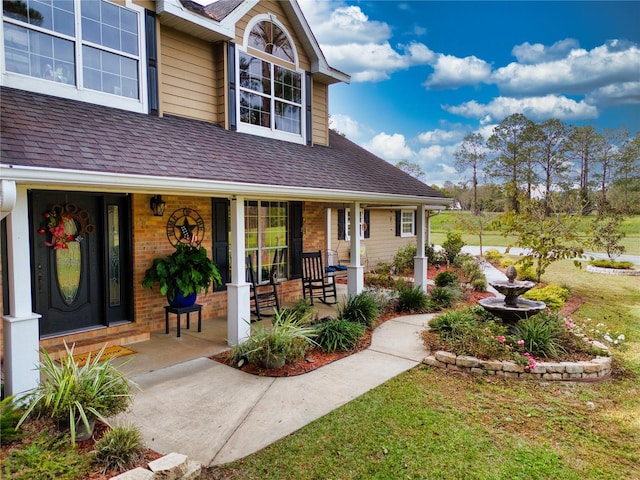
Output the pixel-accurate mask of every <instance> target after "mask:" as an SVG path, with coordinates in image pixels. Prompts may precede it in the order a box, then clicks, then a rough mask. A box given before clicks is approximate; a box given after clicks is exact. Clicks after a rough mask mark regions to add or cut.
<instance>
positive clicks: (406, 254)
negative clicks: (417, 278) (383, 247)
mask: <svg viewBox="0 0 640 480" xmlns="http://www.w3.org/2000/svg"><path fill="white" fill-rule="evenodd" d="M416 252H417V250H416V247H415V245H407V246H406V247H400V248H399V249H398V250H397V252H396V254H395V255H394V256H393V266H394V267H396V271H397V272H398V273H408V272H412V271H413V258H414V257H415V256H416Z"/></svg>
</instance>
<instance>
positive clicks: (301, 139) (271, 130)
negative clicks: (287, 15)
mask: <svg viewBox="0 0 640 480" xmlns="http://www.w3.org/2000/svg"><path fill="white" fill-rule="evenodd" d="M261 21H269V22H272V23H274V24H275V25H277V26H278V27H279V28H280V29H281V30H282V32H283V33H284V34H285V35H286V36H287V38H288V39H289V42H290V44H291V48H292V50H293V57H294V60H295V63H293V64H291V63H289V62H287V61H285V60H282V59H281V58H279V57H276V56H274V55H270V54H268V53H266V52H261V51H259V50H256V49H254V48H248V47H247V45H248V44H249V35H250V33H251V30H252V29H253V27H254V26H255V25H256V24H257V23H259V22H261ZM241 53H244V54H245V55H250V56H252V57H254V58H257V59H259V60H262V61H263V62H267V63H269V64H270V65H271V84H272V89H271V94H270V95H264V96H265V97H270V99H271V124H270V126H269V127H265V126H260V125H252V124H249V123H245V122H242V121H241V120H240V99H241V96H242V95H241V94H240V92H242V91H246V92H252V93H254V92H253V91H252V90H248V89H245V88H242V87H241V86H240V54H241ZM235 62H236V71H235V76H236V85H237V89H238V90H237V95H236V106H235V108H236V119H237V122H236V123H237V125H236V129H237V131H239V132H244V133H250V134H253V135H258V136H261V137H268V138H276V139H278V140H284V141H288V142H292V143H299V144H301V145H304V144H306V134H307V132H306V127H305V125H306V115H307V112H306V108H305V105H306V104H307V98H306V81H307V79H306V75H305V72H304V70H302V69H300V68H299V66H298V52H297V50H296V45H295V43H294V42H293V40H292V37H291V35H290V34H289V31H288V30H287V29H286V28H285V26H284V25H283V24H282V23H280V22H279V21H278V20H277V19H276V18H275V17H274V16H272V15H268V14H263V15H257V16H255V17H254V18H252V19H251V21H250V22H249V23H248V24H247V27H246V29H245V33H244V38H243V46H238V47H237V48H236V58H235ZM275 65H277V66H279V67H282V68H286V69H288V70H291V71H292V72H295V73H297V74H299V75H300V90H301V98H300V133H299V134H297V133H290V132H285V131H283V130H276V128H275V113H274V112H275V101H276V100H277V101H281V102H284V103H291V102H288V101H286V100H283V99H278V98H276V97H275V93H274V88H273V83H274V81H275V77H274V66H275ZM292 104H293V103H292ZM296 106H297V104H296Z"/></svg>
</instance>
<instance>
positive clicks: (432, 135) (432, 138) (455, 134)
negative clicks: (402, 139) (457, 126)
mask: <svg viewBox="0 0 640 480" xmlns="http://www.w3.org/2000/svg"><path fill="white" fill-rule="evenodd" d="M464 135H465V133H464V132H463V131H462V130H444V129H441V128H436V129H435V130H430V131H428V132H423V133H421V134H420V135H418V141H419V142H420V143H423V144H440V143H451V142H456V141H458V140H461V139H462V138H464Z"/></svg>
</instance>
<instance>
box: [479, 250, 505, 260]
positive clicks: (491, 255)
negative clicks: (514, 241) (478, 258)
mask: <svg viewBox="0 0 640 480" xmlns="http://www.w3.org/2000/svg"><path fill="white" fill-rule="evenodd" d="M483 257H484V259H485V260H487V261H488V262H491V263H499V262H500V260H502V254H501V253H500V252H499V251H498V250H496V249H495V248H492V249H491V250H488V251H486V252H484V255H483Z"/></svg>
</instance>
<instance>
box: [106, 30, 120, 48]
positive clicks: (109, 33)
mask: <svg viewBox="0 0 640 480" xmlns="http://www.w3.org/2000/svg"><path fill="white" fill-rule="evenodd" d="M102 45H104V46H105V47H109V48H113V49H114V50H121V48H120V31H119V30H118V29H117V28H113V27H110V26H109V25H102Z"/></svg>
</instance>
